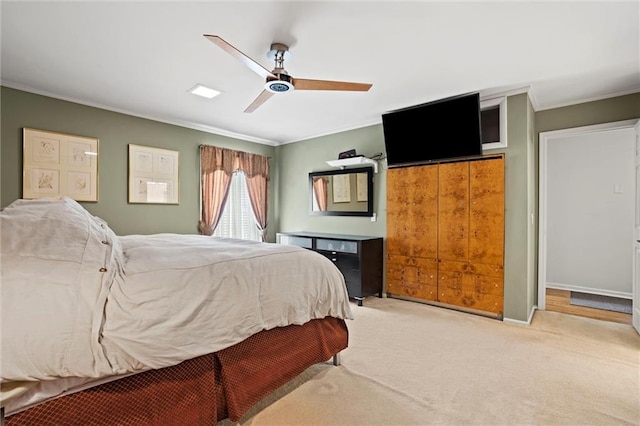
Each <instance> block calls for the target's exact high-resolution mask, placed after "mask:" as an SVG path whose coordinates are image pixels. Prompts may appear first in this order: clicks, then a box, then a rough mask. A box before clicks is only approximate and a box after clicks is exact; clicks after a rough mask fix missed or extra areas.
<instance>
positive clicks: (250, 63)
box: [203, 34, 276, 78]
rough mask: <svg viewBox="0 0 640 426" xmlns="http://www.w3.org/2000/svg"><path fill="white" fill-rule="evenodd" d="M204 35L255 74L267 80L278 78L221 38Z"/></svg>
mask: <svg viewBox="0 0 640 426" xmlns="http://www.w3.org/2000/svg"><path fill="white" fill-rule="evenodd" d="M203 35H204V36H205V37H206V38H207V39H209V40H210V41H211V42H213V43H214V44H216V45H217V46H219V47H221V48H222V50H224V51H225V52H227V53H228V54H230V55H231V56H233V57H234V58H236V59H238V60H239V61H240V62H242V63H243V64H245V65H246V66H247V67H249V68H250V69H251V70H252V71H253V72H256V73H258V74H260V75H261V76H262V77H263V78H267V77H273V78H276V76H275V75H273V74H272V73H271V71H269V70H268V69H266V68H265V67H263V66H262V65H260V64H259V63H257V62H256V61H254V60H253V59H251V58H250V57H248V56H247V55H245V54H244V53H242V52H241V51H239V50H238V49H236V48H235V47H233V46H232V45H231V44H229V43H227V42H226V41H224V40H223V39H222V38H220V37H219V36H216V35H209V34H203Z"/></svg>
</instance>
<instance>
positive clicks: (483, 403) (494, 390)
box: [219, 298, 640, 426]
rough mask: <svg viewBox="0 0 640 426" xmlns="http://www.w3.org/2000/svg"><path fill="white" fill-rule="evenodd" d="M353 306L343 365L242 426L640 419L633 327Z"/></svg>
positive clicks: (390, 305) (258, 410)
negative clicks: (513, 320)
mask: <svg viewBox="0 0 640 426" xmlns="http://www.w3.org/2000/svg"><path fill="white" fill-rule="evenodd" d="M353 311H354V316H355V319H354V320H352V321H349V322H348V323H347V325H348V327H349V347H348V348H347V349H346V350H345V351H343V352H342V364H341V365H340V366H339V367H335V366H333V365H332V364H331V363H330V362H328V363H323V364H318V365H315V366H312V367H311V368H309V369H307V370H306V371H305V372H304V373H303V374H302V375H300V376H299V377H298V378H296V379H295V380H293V381H292V382H290V383H289V384H287V385H285V386H283V387H282V388H280V389H278V390H277V391H276V392H274V393H273V394H271V395H269V396H268V397H267V398H265V399H264V400H262V401H261V402H259V403H258V404H257V405H256V406H255V407H253V408H252V409H251V410H250V412H248V413H247V414H246V415H245V416H244V417H243V418H242V419H241V420H240V422H238V424H241V425H429V424H443V425H445V424H446V425H470V424H474V425H640V336H639V335H638V334H637V333H636V331H635V330H634V329H633V328H632V327H631V326H630V325H625V324H618V323H611V322H604V321H599V320H591V319H587V318H581V317H576V316H570V315H565V314H560V313H556V312H548V311H537V312H536V314H535V315H534V318H533V321H532V324H531V325H530V326H526V325H515V324H509V323H505V322H502V321H498V320H495V319H490V318H484V317H481V316H476V315H471V314H466V313H462V312H457V311H453V310H448V309H444V308H439V307H434V306H429V305H425V304H421V303H415V302H408V301H403V300H398V299H389V298H383V299H378V298H369V299H367V300H366V301H365V303H364V306H356V305H355V304H354V305H353ZM232 424H233V423H232V422H230V421H228V420H226V421H223V422H220V423H219V426H229V425H232Z"/></svg>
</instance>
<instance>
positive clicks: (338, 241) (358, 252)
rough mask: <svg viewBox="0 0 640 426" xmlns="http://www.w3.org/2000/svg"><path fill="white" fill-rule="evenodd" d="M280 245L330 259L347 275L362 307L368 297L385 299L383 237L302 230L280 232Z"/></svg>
mask: <svg viewBox="0 0 640 426" xmlns="http://www.w3.org/2000/svg"><path fill="white" fill-rule="evenodd" d="M276 242H277V243H279V244H289V245H296V246H300V247H304V248H307V249H309V250H314V251H316V252H318V253H320V254H321V255H323V256H325V257H327V258H328V259H330V260H331V261H332V262H333V263H335V265H336V266H337V267H338V269H339V270H340V272H342V275H344V280H345V283H346V284H347V292H348V293H349V297H350V298H353V299H355V300H356V301H357V302H358V305H359V306H362V302H363V300H364V298H365V297H367V296H372V295H375V294H377V295H378V297H382V269H383V268H382V264H383V256H382V250H383V240H382V238H380V237H367V236H361V235H345V234H325V233H320V232H304V231H301V232H282V233H278V234H276Z"/></svg>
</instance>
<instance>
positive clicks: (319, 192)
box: [313, 176, 329, 212]
mask: <svg viewBox="0 0 640 426" xmlns="http://www.w3.org/2000/svg"><path fill="white" fill-rule="evenodd" d="M328 186H329V178H328V177H326V176H322V177H320V178H318V179H314V181H313V193H314V194H315V196H316V202H317V203H318V208H319V209H320V211H321V212H326V211H327V198H328V197H327V195H328V191H327V187H328Z"/></svg>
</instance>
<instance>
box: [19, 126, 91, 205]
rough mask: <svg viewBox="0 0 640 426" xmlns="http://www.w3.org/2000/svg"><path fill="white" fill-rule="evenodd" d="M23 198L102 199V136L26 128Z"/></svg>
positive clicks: (23, 140)
mask: <svg viewBox="0 0 640 426" xmlns="http://www.w3.org/2000/svg"><path fill="white" fill-rule="evenodd" d="M22 154H23V155H22V157H23V166H22V198H42V197H62V196H68V197H70V198H73V199H74V200H76V201H98V139H95V138H88V137H83V136H74V135H66V134H64V133H56V132H49V131H45V130H37V129H30V128H27V127H25V128H23V133H22Z"/></svg>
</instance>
